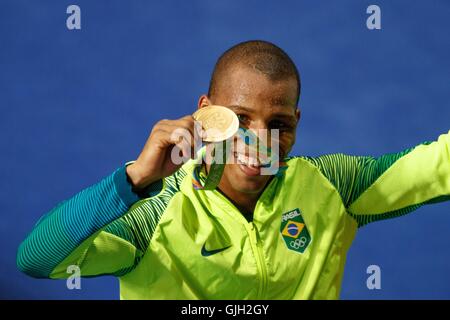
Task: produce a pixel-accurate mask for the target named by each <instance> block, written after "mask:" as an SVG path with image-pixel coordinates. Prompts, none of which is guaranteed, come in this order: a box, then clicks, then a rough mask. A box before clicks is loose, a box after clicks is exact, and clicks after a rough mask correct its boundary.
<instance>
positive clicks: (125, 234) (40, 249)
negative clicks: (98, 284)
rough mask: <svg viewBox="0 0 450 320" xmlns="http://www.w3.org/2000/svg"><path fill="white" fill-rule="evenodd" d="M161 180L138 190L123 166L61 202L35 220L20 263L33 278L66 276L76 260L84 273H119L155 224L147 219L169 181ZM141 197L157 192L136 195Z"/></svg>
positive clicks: (133, 258) (21, 249) (129, 265)
mask: <svg viewBox="0 0 450 320" xmlns="http://www.w3.org/2000/svg"><path fill="white" fill-rule="evenodd" d="M163 181H164V180H158V181H157V182H155V183H153V184H151V185H150V186H149V187H148V188H146V189H145V191H143V192H142V193H140V195H138V194H137V193H135V192H133V190H132V185H131V184H130V183H129V179H127V175H126V166H123V167H121V168H119V169H118V170H116V171H115V172H114V173H113V174H111V175H109V176H107V177H106V178H104V179H103V180H101V181H100V182H98V183H97V184H95V185H93V186H91V187H89V188H86V189H84V190H82V191H81V192H79V193H78V194H76V195H75V196H73V197H72V198H70V199H68V200H66V201H63V202H61V203H60V204H58V205H57V206H56V207H55V208H54V209H52V210H51V211H50V212H49V213H47V214H46V215H44V216H43V217H42V218H41V219H40V220H39V221H38V222H37V224H36V225H35V227H34V228H33V231H32V232H31V233H30V234H29V235H28V237H27V238H26V239H25V240H24V241H23V242H22V244H21V245H20V247H19V250H18V254H17V266H18V268H19V269H20V270H21V271H23V272H25V273H26V274H28V275H30V276H33V277H36V278H65V277H68V276H69V275H70V274H67V272H66V268H67V266H69V265H78V266H79V267H80V269H81V275H82V276H93V275H100V274H115V275H120V274H123V273H125V272H127V271H129V270H131V269H132V268H133V267H134V266H135V265H136V264H137V262H138V261H139V259H140V257H141V256H142V255H143V253H144V251H145V249H146V245H148V242H149V238H148V236H151V234H152V231H153V230H154V226H155V224H154V223H153V224H152V221H148V220H154V219H158V218H159V215H160V214H161V210H158V209H159V208H157V207H155V204H154V203H156V202H158V201H157V200H156V198H157V196H156V195H157V194H158V195H159V194H162V193H163V191H162V190H163V187H165V186H163V184H165V183H167V182H163ZM164 189H167V188H164ZM165 192H167V191H165ZM155 196H156V197H155ZM145 197H155V198H150V199H145V200H142V201H139V200H140V199H141V198H145ZM159 202H161V200H159ZM136 221H138V223H137V224H138V225H136V223H135V222H136ZM152 229H153V230H152Z"/></svg>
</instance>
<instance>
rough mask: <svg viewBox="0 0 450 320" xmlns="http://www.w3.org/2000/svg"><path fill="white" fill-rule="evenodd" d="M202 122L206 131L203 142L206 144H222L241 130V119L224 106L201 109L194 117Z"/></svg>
mask: <svg viewBox="0 0 450 320" xmlns="http://www.w3.org/2000/svg"><path fill="white" fill-rule="evenodd" d="M192 116H193V117H194V119H195V120H196V121H199V122H201V125H202V128H203V130H204V136H203V137H202V140H203V141H205V142H220V141H224V140H227V139H229V138H231V137H232V136H233V135H235V134H236V132H237V131H238V130H239V119H238V117H237V116H236V114H235V113H234V112H233V111H232V110H230V109H228V108H226V107H222V106H216V105H213V106H207V107H203V108H200V109H199V110H197V111H196V112H195V113H194V114H193V115H192Z"/></svg>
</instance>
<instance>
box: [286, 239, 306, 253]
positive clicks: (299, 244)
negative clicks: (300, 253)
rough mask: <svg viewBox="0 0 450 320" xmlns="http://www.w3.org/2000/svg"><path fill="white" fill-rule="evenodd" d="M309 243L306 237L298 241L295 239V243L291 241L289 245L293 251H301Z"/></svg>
mask: <svg viewBox="0 0 450 320" xmlns="http://www.w3.org/2000/svg"><path fill="white" fill-rule="evenodd" d="M307 241H308V239H306V237H301V238H298V239H295V241H291V242H290V243H289V245H290V246H291V247H292V248H293V249H296V250H297V249H300V248H303V247H304V246H305V245H306V242H307Z"/></svg>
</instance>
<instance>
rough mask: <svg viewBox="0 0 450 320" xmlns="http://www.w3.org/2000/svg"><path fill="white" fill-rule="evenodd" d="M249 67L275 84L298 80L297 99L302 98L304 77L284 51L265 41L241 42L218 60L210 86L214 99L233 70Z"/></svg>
mask: <svg viewBox="0 0 450 320" xmlns="http://www.w3.org/2000/svg"><path fill="white" fill-rule="evenodd" d="M242 67H246V68H249V69H251V70H253V71H255V72H258V73H261V74H263V75H265V76H266V77H267V78H268V79H270V80H271V81H274V82H276V81H281V80H290V79H292V80H294V81H295V82H296V86H295V87H296V93H295V94H296V97H297V101H296V104H298V100H299V97H300V88H301V85H300V76H299V73H298V70H297V67H296V66H295V64H294V62H293V61H292V59H291V58H290V57H289V56H288V55H287V53H286V52H284V51H283V50H282V49H281V48H279V47H277V46H276V45H274V44H272V43H270V42H267V41H262V40H252V41H246V42H241V43H239V44H237V45H235V46H233V47H231V48H230V49H228V50H227V51H225V52H224V53H223V54H222V55H221V56H220V57H219V59H218V60H217V62H216V65H215V67H214V71H213V73H212V76H211V81H210V83H209V90H208V96H209V97H210V98H214V96H215V95H216V94H217V92H218V90H220V89H219V88H220V87H221V85H224V84H223V83H222V82H223V79H224V78H225V77H224V76H225V75H227V74H228V73H229V72H230V71H231V70H233V69H235V68H242Z"/></svg>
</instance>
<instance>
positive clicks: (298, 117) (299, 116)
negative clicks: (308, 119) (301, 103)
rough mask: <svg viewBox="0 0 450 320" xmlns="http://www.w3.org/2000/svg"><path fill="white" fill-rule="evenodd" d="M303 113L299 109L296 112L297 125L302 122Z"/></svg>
mask: <svg viewBox="0 0 450 320" xmlns="http://www.w3.org/2000/svg"><path fill="white" fill-rule="evenodd" d="M301 113H302V111H301V110H300V108H299V107H297V109H296V110H295V117H296V118H297V123H298V122H299V121H300V118H301Z"/></svg>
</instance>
